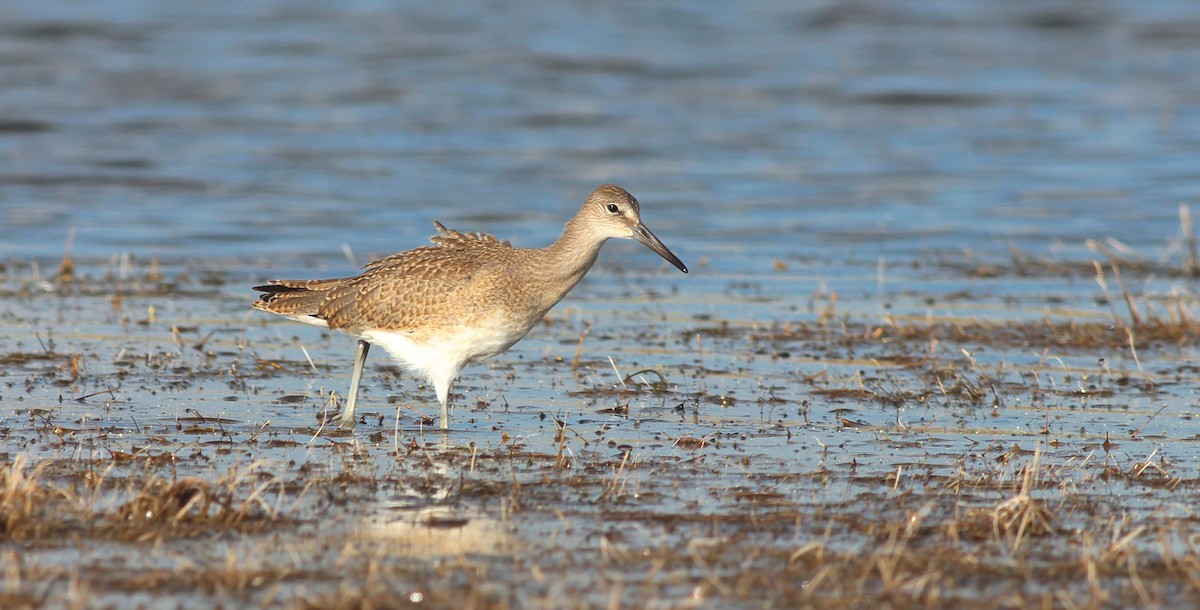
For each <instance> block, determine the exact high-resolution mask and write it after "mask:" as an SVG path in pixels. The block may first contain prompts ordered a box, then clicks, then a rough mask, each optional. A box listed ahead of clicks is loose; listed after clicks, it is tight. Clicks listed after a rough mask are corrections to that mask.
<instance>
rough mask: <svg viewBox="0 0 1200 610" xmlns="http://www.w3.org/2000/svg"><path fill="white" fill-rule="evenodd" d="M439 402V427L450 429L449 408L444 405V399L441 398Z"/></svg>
mask: <svg viewBox="0 0 1200 610" xmlns="http://www.w3.org/2000/svg"><path fill="white" fill-rule="evenodd" d="M440 402H441V405H442V409H441V421H440V422H439V423H440V424H441V425H440V426H439V427H440V428H441V429H442V430H449V429H450V409H449V408H448V407H447V406H446V401H445V400H442V401H440Z"/></svg>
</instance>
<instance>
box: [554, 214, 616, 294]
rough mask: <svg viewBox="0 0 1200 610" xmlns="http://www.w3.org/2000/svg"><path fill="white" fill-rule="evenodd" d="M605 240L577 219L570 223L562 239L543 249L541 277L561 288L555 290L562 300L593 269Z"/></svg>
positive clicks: (564, 230)
mask: <svg viewBox="0 0 1200 610" xmlns="http://www.w3.org/2000/svg"><path fill="white" fill-rule="evenodd" d="M604 241H605V240H603V239H596V237H595V236H594V235H592V234H590V233H589V232H587V231H586V230H583V227H581V226H577V225H576V224H575V221H574V220H572V221H571V222H568V223H567V226H566V228H564V229H563V233H562V235H561V236H560V237H559V238H558V241H556V242H554V243H553V244H550V245H549V246H547V247H546V248H544V249H543V252H545V259H544V260H545V263H546V264H545V265H542V266H540V267H541V268H540V269H539V273H538V275H539V276H541V277H539V279H541V280H542V281H546V282H549V283H552V284H554V285H555V286H556V287H558V288H560V290H556V291H554V292H556V293H558V294H556V295H555V296H557V297H558V299H561V298H562V297H563V296H565V295H566V294H567V292H568V291H570V290H571V288H574V287H575V284H578V283H579V280H581V279H583V276H584V275H585V274H587V272H588V269H591V268H592V264H593V263H595V262H596V257H597V256H598V255H599V254H600V247H601V246H603V245H604ZM558 299H555V301H556V302H557V300H558Z"/></svg>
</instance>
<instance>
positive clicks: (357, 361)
mask: <svg viewBox="0 0 1200 610" xmlns="http://www.w3.org/2000/svg"><path fill="white" fill-rule="evenodd" d="M369 349H371V344H370V343H367V342H366V341H363V340H361V339H360V340H359V342H358V346H357V347H356V348H355V349H354V370H353V372H351V373H350V393H349V394H347V396H348V398H347V399H346V406H345V407H342V415H341V417H340V418H339V421H338V423H339V424H340V425H341V427H342V428H343V429H345V430H353V429H354V420H355V418H354V406H355V405H356V404H357V403H358V386H359V384H361V383H362V374H363V366H365V365H366V364H367V350H369Z"/></svg>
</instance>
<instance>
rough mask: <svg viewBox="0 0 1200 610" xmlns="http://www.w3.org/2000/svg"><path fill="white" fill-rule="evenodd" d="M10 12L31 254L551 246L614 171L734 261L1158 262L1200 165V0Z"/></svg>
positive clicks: (2, 113) (130, 6) (269, 256)
mask: <svg viewBox="0 0 1200 610" xmlns="http://www.w3.org/2000/svg"><path fill="white" fill-rule="evenodd" d="M0 24H3V25H0V60H2V61H0V82H3V83H4V84H5V85H4V87H3V88H0V257H3V258H5V259H13V258H16V259H27V258H39V257H44V258H56V257H58V256H59V255H61V253H62V251H63V249H64V244H65V242H66V240H67V235H68V231H69V230H70V229H71V228H74V229H75V230H76V234H75V238H74V242H73V244H72V248H73V251H74V253H75V254H76V255H77V256H94V257H109V256H112V255H114V254H121V253H126V252H129V253H133V254H135V255H138V256H159V257H170V258H172V259H177V260H178V259H183V260H196V259H204V258H207V257H213V256H222V257H236V258H239V259H243V260H253V261H268V260H270V261H274V262H275V263H276V264H278V265H281V266H284V267H287V268H297V269H299V268H304V267H308V266H311V265H313V264H325V265H340V264H343V263H344V258H343V254H342V245H343V244H348V245H350V246H351V247H352V249H353V250H354V252H356V253H358V255H359V256H362V257H365V256H369V255H372V254H386V253H389V252H392V251H395V250H399V249H404V248H407V247H411V246H413V245H416V244H419V243H423V242H424V240H425V238H426V237H427V236H428V235H429V234H430V232H431V224H430V221H431V220H432V219H433V218H440V219H442V220H443V221H444V222H446V223H447V224H449V225H451V226H456V227H459V228H463V229H472V230H475V229H479V230H486V231H489V232H494V233H497V234H500V235H504V236H507V237H512V238H513V239H514V240H515V241H516V242H517V243H519V244H522V245H540V244H544V243H547V242H548V241H550V240H552V239H553V238H554V237H555V236H556V235H557V232H558V230H559V228H560V227H561V223H562V222H563V220H564V219H565V218H566V217H567V216H568V215H570V214H571V213H572V212H573V211H574V209H575V207H576V206H577V205H578V203H579V202H580V201H581V200H582V199H583V197H584V196H585V195H586V194H587V192H588V191H589V190H590V189H591V188H592V187H594V186H595V185H597V184H599V183H602V182H607V181H612V182H617V183H620V184H622V185H624V186H626V187H628V188H629V189H630V190H631V191H633V192H634V193H635V194H636V195H638V196H639V198H640V199H641V200H642V202H643V204H644V207H645V212H646V214H645V216H646V219H647V222H648V224H649V225H650V226H651V227H653V228H654V229H655V231H656V232H658V233H659V234H660V236H661V237H662V238H663V239H664V241H666V242H667V243H668V244H669V245H671V246H672V247H673V248H674V249H675V250H676V251H677V253H679V254H680V256H681V257H682V258H683V259H684V260H685V261H689V262H691V261H697V260H706V261H707V263H708V265H710V268H712V269H714V270H719V271H726V272H740V271H744V270H746V269H758V268H762V266H763V265H764V264H769V263H770V261H773V260H775V259H779V258H787V257H801V256H814V255H818V256H823V257H828V258H831V259H833V260H838V259H841V258H844V257H846V256H849V255H855V256H864V257H865V258H866V259H868V260H873V259H874V258H875V257H877V256H888V257H893V258H897V257H898V258H900V259H907V258H911V257H915V256H919V255H920V254H921V253H922V252H928V251H930V250H951V251H953V250H956V249H960V248H970V249H972V250H983V251H985V252H995V253H1001V255H1003V254H1004V253H1006V252H1007V249H1008V248H1009V246H1010V245H1017V246H1019V247H1021V248H1024V249H1027V250H1029V251H1032V252H1035V253H1044V252H1049V251H1050V250H1051V249H1052V248H1054V249H1055V252H1058V253H1064V252H1065V253H1067V254H1070V253H1072V252H1074V253H1075V254H1077V255H1083V254H1084V253H1086V250H1085V248H1084V246H1083V240H1085V239H1086V238H1103V237H1106V236H1112V237H1115V238H1117V239H1119V240H1121V241H1122V242H1124V243H1126V244H1129V245H1131V246H1133V247H1134V248H1137V249H1139V250H1140V251H1142V252H1143V253H1144V254H1145V255H1146V256H1151V257H1153V256H1158V255H1159V254H1160V253H1161V252H1162V251H1163V250H1165V248H1166V246H1167V242H1168V240H1170V239H1171V238H1173V237H1174V236H1175V235H1176V234H1177V233H1178V209H1177V206H1178V205H1179V204H1180V203H1190V202H1192V201H1193V200H1194V198H1195V197H1196V193H1197V191H1196V184H1195V179H1194V177H1195V176H1196V175H1200V156H1197V155H1195V154H1194V151H1195V150H1196V149H1197V145H1198V144H1200V111H1198V110H1197V106H1196V104H1195V103H1194V102H1195V100H1196V99H1197V95H1198V94H1200V78H1198V77H1197V76H1196V71H1195V70H1194V67H1195V66H1196V65H1198V64H1200V7H1197V6H1196V5H1195V4H1194V3H1189V2H1183V1H1179V2H1153V3H1150V4H1144V3H1138V4H1131V3H1089V4H1085V5H1076V4H1073V3H1066V2H1064V3H1053V4H1050V5H1045V4H1042V3H1033V4H1024V3H1021V4H1013V3H986V2H972V3H957V2H935V1H929V2H910V3H903V4H896V3H889V2H865V3H854V4H830V3H818V2H808V3H796V2H756V3H754V5H753V6H752V7H741V6H734V5H729V4H728V3H721V2H699V3H688V4H687V5H681V6H673V7H672V6H644V5H643V4H642V3H636V2H617V3H605V5H604V6H594V5H593V4H591V3H584V2H571V3H551V2H535V3H520V4H519V5H516V6H510V5H509V4H507V3H500V4H497V3H482V4H480V3H466V2H463V3H456V2H452V3H446V2H437V3H433V2H405V3H388V2H351V3H339V4H337V5H326V4H324V3H296V2H249V3H237V4H236V6H235V5H226V4H219V3H218V4H212V3H205V4H202V5H195V4H194V3H187V2H133V1H111V2H97V3H86V4H78V3H59V2H40V1H38V2H33V1H16V2H8V3H5V5H4V6H3V7H0ZM641 254H642V253H640V252H639V253H638V256H628V257H625V256H622V258H621V260H622V261H623V262H628V264H630V265H637V266H650V265H656V264H658V263H657V261H655V260H653V259H646V258H644V257H642V256H641ZM251 273H253V271H251Z"/></svg>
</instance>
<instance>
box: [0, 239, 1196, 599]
mask: <svg viewBox="0 0 1200 610" xmlns="http://www.w3.org/2000/svg"><path fill="white" fill-rule="evenodd" d="M1093 249H1094V250H1095V251H1096V252H1098V253H1101V254H1102V256H1101V258H1100V259H1097V260H1096V261H1086V262H1078V263H1076V262H1069V261H1066V262H1064V261H1052V262H1051V261H1036V260H1034V259H1033V257H1029V256H1027V255H1023V254H1019V253H1018V254H1014V256H1013V259H1012V261H1010V262H1009V263H1007V264H1005V263H990V264H986V265H985V264H981V263H978V262H975V263H972V264H971V265H957V264H949V263H944V264H943V263H940V262H939V261H938V260H936V259H935V260H932V261H927V262H922V263H921V264H919V265H918V264H914V265H912V266H911V268H910V269H909V271H908V273H911V274H912V276H911V280H912V281H911V282H907V283H906V286H916V287H917V288H916V289H914V288H908V287H906V289H905V291H903V292H898V293H895V294H893V295H891V296H890V297H888V299H887V300H886V302H885V303H884V304H883V305H884V306H882V307H880V301H879V299H880V297H879V294H878V292H877V291H871V290H864V289H862V287H856V286H852V285H834V286H832V287H831V288H830V289H828V290H822V291H819V292H818V293H815V294H813V295H811V297H809V298H807V299H793V298H792V297H790V296H788V295H789V294H790V293H788V292H786V291H785V290H784V289H783V288H781V286H784V285H788V286H791V285H793V284H794V279H793V278H791V277H790V276H789V273H790V271H789V267H790V266H789V265H788V264H787V263H785V262H780V263H779V264H777V265H775V266H774V267H773V268H772V269H770V270H767V271H764V272H763V273H762V274H761V275H760V276H758V277H757V278H749V279H747V278H738V279H737V280H736V281H731V282H730V283H729V284H728V286H727V288H726V290H725V292H724V293H723V294H721V296H720V299H723V301H724V302H725V303H727V304H728V305H727V306H725V307H724V308H723V309H718V310H717V312H716V313H714V310H713V308H711V307H708V306H705V305H704V304H702V303H701V304H698V301H699V299H697V297H696V295H694V294H691V295H688V296H686V297H683V296H679V295H677V294H675V293H670V294H666V293H654V294H651V295H650V296H643V297H638V298H633V299H627V300H626V303H631V304H632V309H628V308H627V309H625V310H622V311H618V312H616V313H612V312H610V311H609V310H607V309H605V310H603V311H601V312H600V313H597V314H596V315H594V316H593V315H592V314H590V313H587V308H588V307H589V306H590V305H591V304H590V303H589V302H587V301H575V302H573V303H570V304H568V305H567V306H566V307H564V308H561V309H560V310H559V311H556V312H554V313H552V317H551V318H549V319H547V322H546V324H545V325H544V326H543V327H541V328H539V329H535V331H534V334H533V335H532V336H531V337H530V338H529V339H528V340H527V341H526V342H525V343H522V345H521V346H520V347H518V348H517V349H516V350H514V354H513V355H511V356H510V357H505V358H501V359H499V360H497V361H495V362H492V363H490V364H487V365H484V367H486V368H487V371H486V373H487V374H483V375H478V376H474V375H473V376H472V379H473V380H472V381H470V382H469V383H470V384H473V385H468V386H466V387H465V388H464V389H463V390H462V392H461V393H460V394H459V395H456V396H455V397H454V398H453V403H454V404H455V405H456V407H455V408H456V410H457V411H458V414H457V415H456V422H462V423H461V425H459V426H458V428H457V429H456V430H455V431H453V432H452V433H451V434H449V435H448V436H442V435H438V434H436V433H434V432H433V431H432V430H430V429H429V426H430V423H431V420H430V419H429V418H428V415H429V413H430V408H429V404H430V394H431V391H430V389H429V388H425V387H422V386H421V385H419V384H417V383H415V382H414V381H413V380H412V379H411V378H410V377H409V376H407V375H405V374H403V373H401V372H400V371H398V370H397V369H395V368H394V367H392V366H390V365H386V364H384V363H383V362H380V363H379V364H378V365H376V367H375V368H374V369H372V370H370V371H369V373H370V374H369V377H370V379H369V381H368V383H367V385H368V388H367V390H368V392H367V394H366V395H365V399H364V402H365V404H366V405H367V407H366V412H365V413H364V419H363V422H364V423H363V424H362V425H360V428H359V430H358V432H357V433H356V434H347V433H345V432H343V431H340V430H335V429H332V428H330V427H328V426H323V425H322V421H323V418H324V417H325V416H326V415H328V413H329V412H330V411H333V410H336V409H337V407H338V404H339V402H340V398H341V397H340V395H339V392H341V391H342V389H343V387H344V385H345V379H344V377H345V375H344V373H345V372H346V371H347V370H348V367H349V362H343V361H341V360H340V358H342V357H343V356H344V354H345V352H346V350H345V347H346V346H345V345H344V344H342V343H339V342H338V341H337V339H336V338H335V337H332V336H330V335H328V334H327V333H321V332H320V331H317V330H312V331H296V330H295V329H293V328H290V327H289V328H283V327H281V326H277V325H272V324H270V323H269V322H268V321H267V320H265V319H260V318H258V317H251V316H249V315H248V313H247V306H246V302H247V299H248V298H249V297H248V295H247V294H245V291H244V290H241V288H240V286H241V284H243V283H245V284H246V285H249V283H247V282H235V281H233V280H231V279H230V278H228V277H226V276H224V275H222V274H221V273H219V272H210V271H198V270H195V269H191V268H189V267H188V266H186V265H182V264H178V263H162V264H160V263H159V262H158V261H137V260H131V259H128V258H125V259H118V260H114V261H109V262H107V263H106V262H103V261H75V260H71V259H70V258H69V257H68V258H67V259H66V260H64V261H63V262H62V263H61V264H60V265H59V266H58V269H57V272H56V273H54V274H51V275H47V274H45V273H43V272H41V271H39V270H38V268H37V266H35V265H32V264H29V263H22V262H19V261H12V262H8V263H6V264H5V265H4V266H3V268H2V271H0V293H2V294H3V300H0V324H3V325H4V326H5V327H6V329H5V334H6V335H7V336H9V337H11V340H7V341H6V342H5V344H4V346H3V350H2V352H0V363H3V372H2V373H0V404H2V405H3V407H4V409H5V410H4V419H3V422H2V424H0V438H2V439H3V444H2V445H0V455H2V456H3V461H2V462H0V571H2V573H3V583H2V585H0V606H2V607H5V608H36V607H80V608H82V607H112V608H123V607H130V606H156V605H184V606H186V605H213V604H219V605H225V606H231V607H232V606H237V607H248V606H272V607H274V606H281V607H288V608H384V607H404V606H411V607H421V606H425V607H459V608H500V609H503V608H618V607H639V608H640V607H647V608H686V607H722V608H760V607H808V608H842V607H847V606H854V607H876V608H908V607H919V608H995V607H1002V608H1029V607H1040V608H1063V609H1074V608H1101V607H1156V606H1158V607H1162V606H1169V605H1173V604H1175V605H1177V604H1181V603H1187V601H1188V600H1192V599H1195V598H1196V597H1197V596H1200V529H1198V527H1197V521H1196V515H1195V510H1194V508H1193V507H1195V506H1197V505H1200V457H1198V456H1200V451H1197V443H1198V442H1200V426H1197V424H1196V421H1195V419H1194V415H1195V414H1194V412H1193V411H1194V407H1195V404H1194V403H1195V396H1194V393H1195V388H1194V382H1193V380H1194V378H1195V373H1196V371H1197V367H1198V365H1197V363H1196V344H1197V341H1196V340H1197V338H1198V334H1200V328H1198V326H1197V321H1196V320H1197V302H1196V296H1195V295H1194V294H1193V293H1192V291H1190V290H1189V289H1187V288H1186V287H1182V288H1181V287H1180V286H1165V285H1164V284H1163V283H1162V282H1161V281H1159V280H1157V279H1156V278H1163V277H1168V278H1190V277H1193V275H1194V267H1195V262H1194V260H1193V261H1192V262H1191V263H1188V258H1187V255H1186V254H1183V255H1181V258H1180V261H1182V262H1180V263H1173V264H1171V265H1167V264H1165V263H1153V264H1152V263H1147V262H1146V257H1137V256H1134V255H1132V254H1130V253H1129V252H1127V251H1126V252H1122V251H1118V250H1117V249H1116V248H1115V246H1113V245H1112V244H1108V245H1100V244H1097V245H1095V246H1094V248H1093ZM1180 251H1181V252H1185V253H1186V252H1187V251H1188V250H1187V248H1184V249H1182V250H1180ZM1193 256H1194V255H1193ZM1189 264H1190V265H1191V267H1189ZM1189 269H1193V271H1189ZM931 274H935V275H939V276H949V277H957V278H960V279H961V281H962V282H963V283H964V284H969V285H970V286H971V288H970V290H969V291H966V292H958V293H952V294H945V293H937V294H934V293H930V292H922V291H921V290H919V286H920V285H921V284H920V282H921V278H922V277H925V276H928V275H931ZM1018 278H1019V279H1020V280H1021V281H1024V282H1029V281H1032V282H1035V284H1036V286H1037V287H1038V290H1035V291H1028V292H1027V294H1026V296H1021V297H1019V298H1018V297H1013V296H1012V295H1010V294H1008V293H1006V292H1005V291H1004V289H1003V285H1004V283H1005V282H1007V281H1015V280H1016V279H1018ZM1172 281H1173V280H1172ZM1185 281H1187V280H1185ZM880 284H882V282H880ZM1085 286H1086V287H1087V288H1084V287H1085ZM1131 286H1140V287H1143V290H1142V291H1140V292H1138V291H1134V290H1132V289H1131V288H1130V287H1131ZM1064 287H1065V288H1064ZM718 291H719V289H718ZM847 295H849V296H847ZM714 298H715V297H714ZM793 301H797V302H793ZM605 306H606V305H602V307H605ZM664 312H669V313H664ZM600 319H603V323H602V324H601V323H598V321H599V320H600ZM593 321H596V322H597V323H595V324H593V323H592V322H593ZM293 332H308V334H303V335H293V334H291V333H293ZM476 377H477V379H476Z"/></svg>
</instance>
